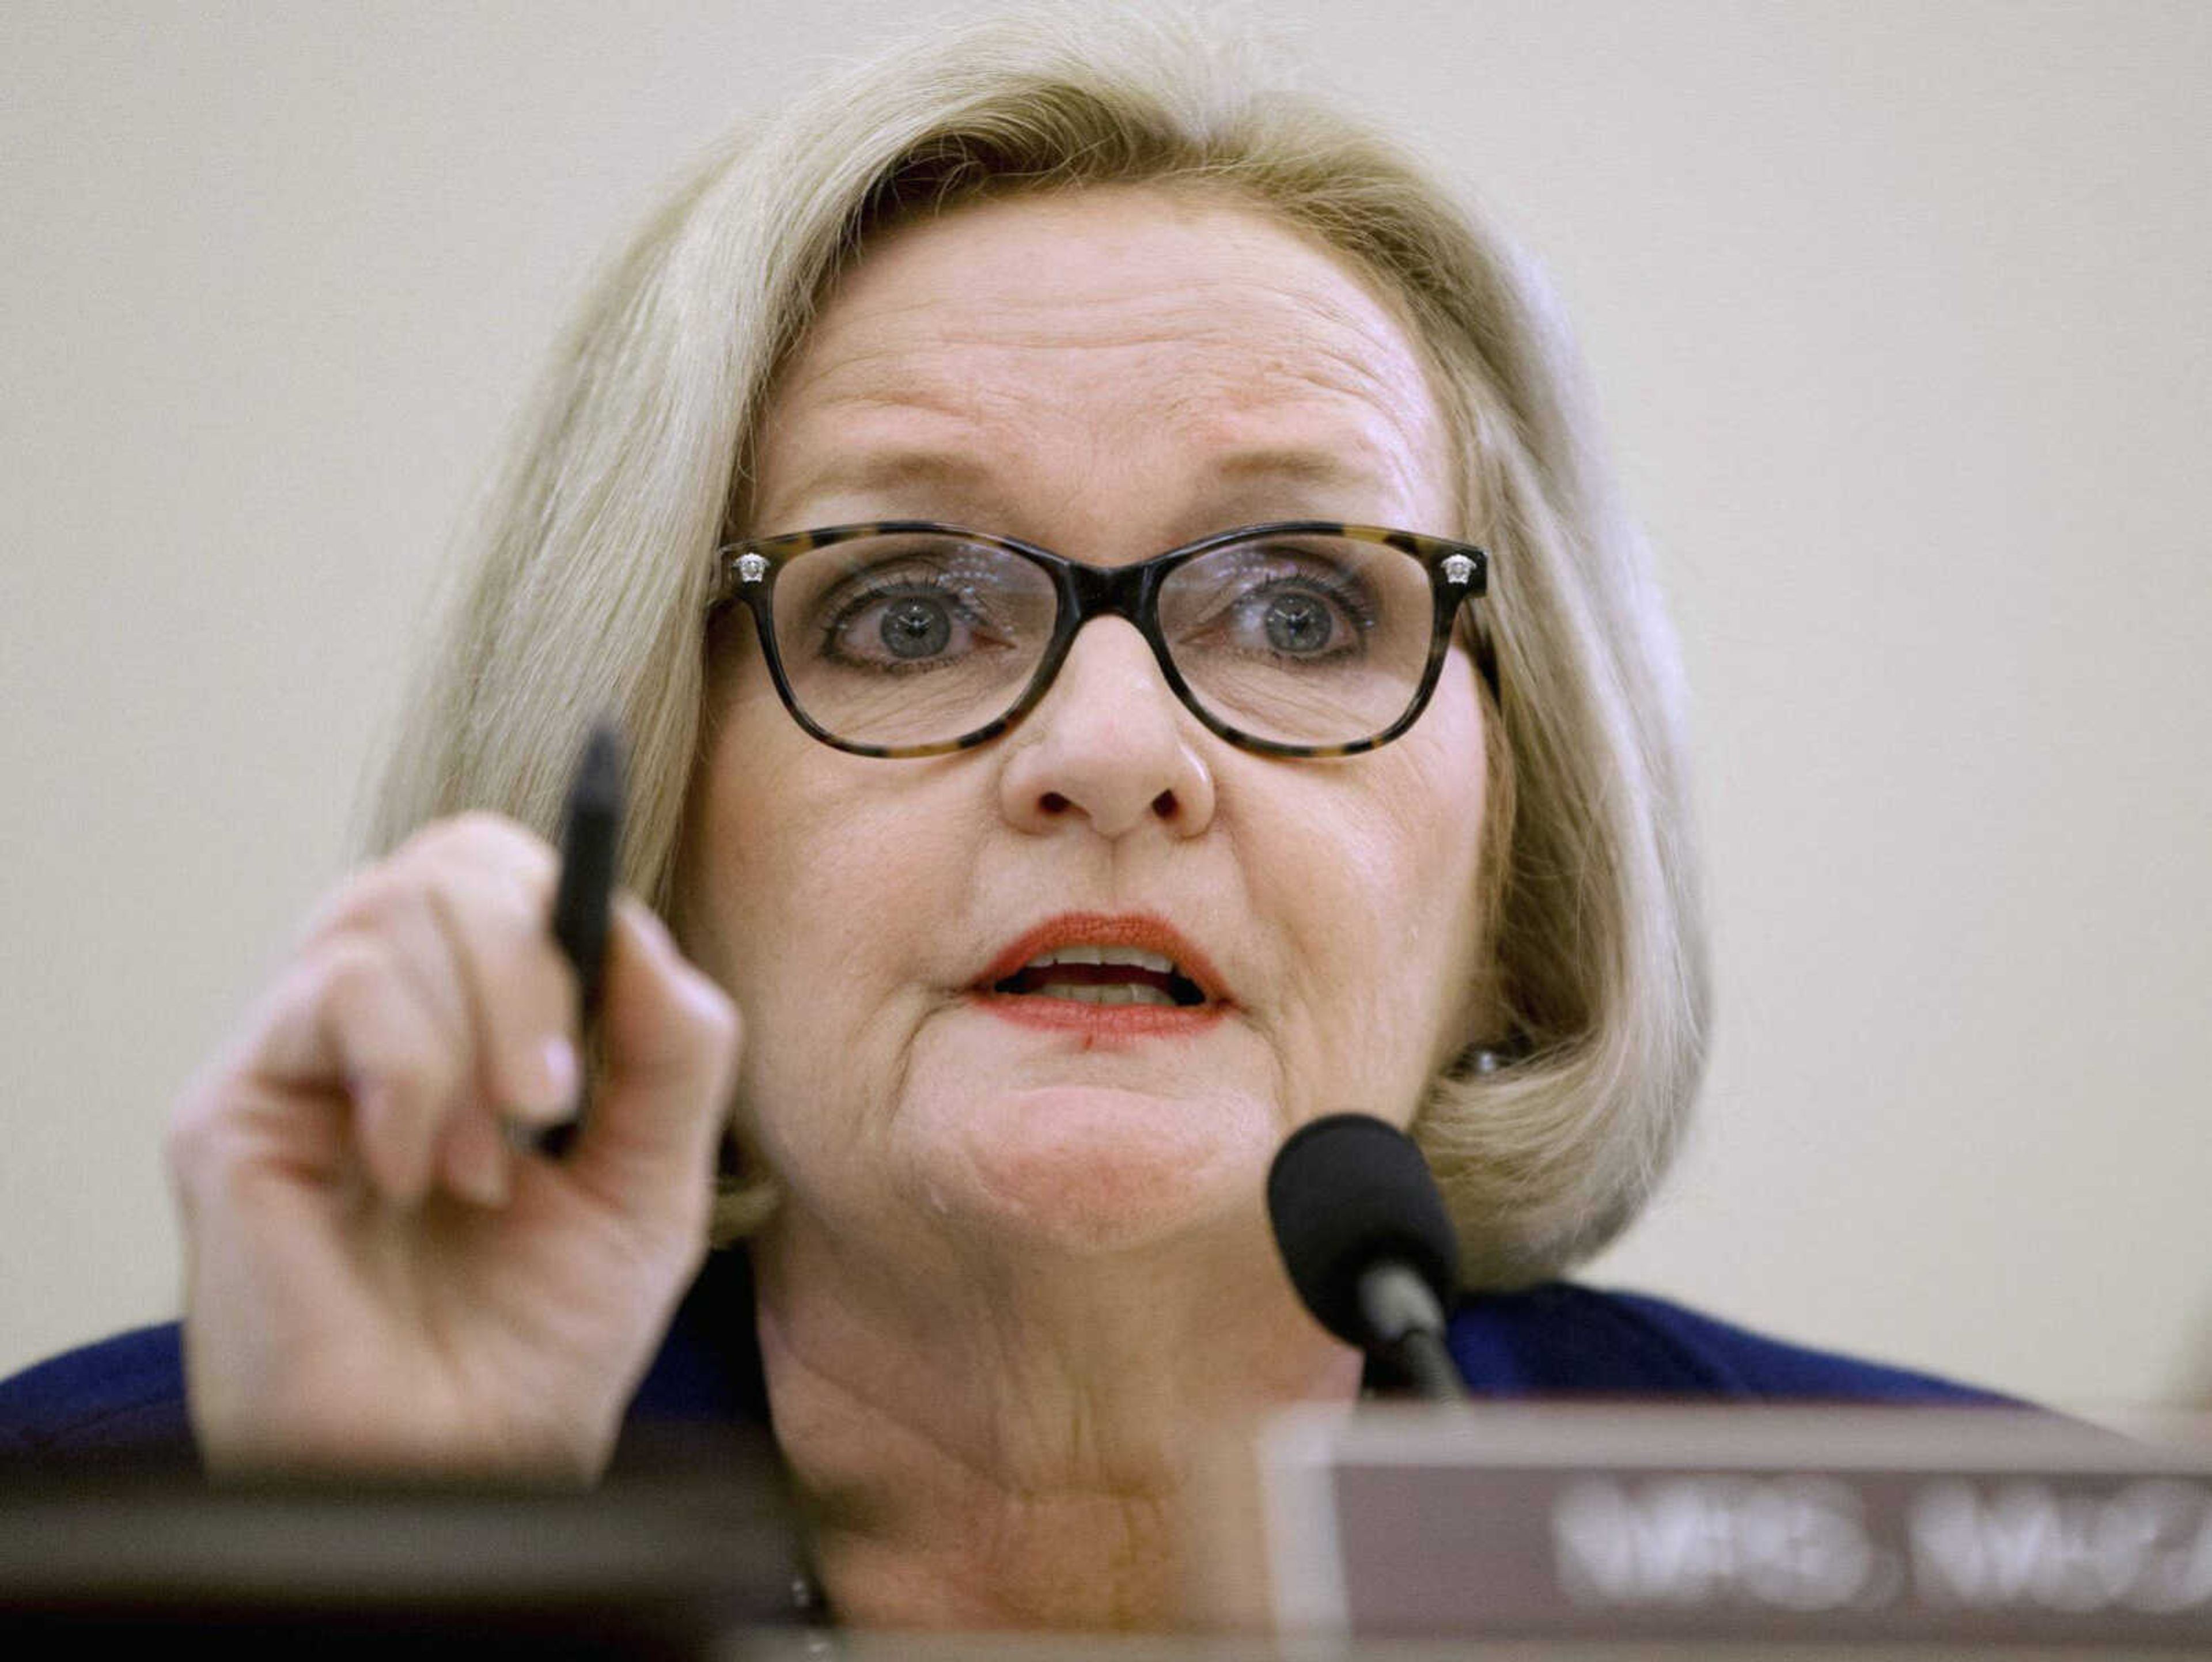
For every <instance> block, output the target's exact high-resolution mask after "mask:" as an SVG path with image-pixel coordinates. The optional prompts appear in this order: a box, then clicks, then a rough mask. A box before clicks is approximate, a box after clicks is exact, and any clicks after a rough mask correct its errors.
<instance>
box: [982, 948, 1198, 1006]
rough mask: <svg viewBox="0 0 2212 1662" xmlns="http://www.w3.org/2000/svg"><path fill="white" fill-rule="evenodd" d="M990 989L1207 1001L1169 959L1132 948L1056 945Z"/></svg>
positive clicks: (1100, 999) (1173, 1002)
mask: <svg viewBox="0 0 2212 1662" xmlns="http://www.w3.org/2000/svg"><path fill="white" fill-rule="evenodd" d="M991 990H992V991H993V992H994V993H1006V994H1012V995H1018V996H1029V997H1038V998H1064V999H1071V1000H1073V1001H1075V1002H1077V1003H1079V1004H1149V1005H1153V1006H1158V1007H1165V1008H1182V1009H1188V1008H1194V1007H1195V1006H1198V1005H1201V1004H1203V1003H1205V1002H1206V995H1205V993H1204V992H1202V991H1201V990H1200V988H1199V985H1198V983H1196V982H1195V981H1193V980H1192V979H1191V978H1190V977H1188V976H1187V975H1185V974H1183V973H1182V971H1181V970H1180V969H1179V968H1177V967H1176V964H1175V961H1174V960H1173V959H1169V958H1165V957H1163V956H1162V955H1161V954H1160V953H1148V952H1146V951H1144V950H1143V949H1141V948H1139V947H1058V948H1055V949H1054V950H1053V951H1051V952H1047V953H1039V954H1038V955H1037V956H1036V957H1035V958H1033V959H1030V961H1029V962H1028V963H1026V964H1024V965H1022V967H1021V968H1020V969H1018V970H1017V971H1014V973H1013V974H1012V975H1010V976H1007V977H1005V978H1004V979H1002V980H1000V981H994V982H993V983H991Z"/></svg>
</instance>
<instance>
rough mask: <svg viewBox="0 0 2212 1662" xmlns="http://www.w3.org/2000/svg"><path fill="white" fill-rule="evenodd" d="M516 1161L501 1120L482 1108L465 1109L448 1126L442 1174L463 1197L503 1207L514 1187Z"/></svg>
mask: <svg viewBox="0 0 2212 1662" xmlns="http://www.w3.org/2000/svg"><path fill="white" fill-rule="evenodd" d="M513 1162H514V1156H513V1154H512V1153H511V1152H509V1150H508V1148H507V1138H506V1135H504V1134H503V1133H502V1132H501V1129H500V1128H499V1123H498V1122H497V1121H496V1120H495V1119H494V1118H493V1117H492V1116H491V1115H489V1114H488V1113H486V1112H484V1111H483V1110H481V1109H465V1110H463V1111H461V1112H460V1113H459V1114H457V1115H455V1116H454V1117H453V1121H452V1123H449V1124H448V1125H447V1127H446V1135H445V1141H443V1143H442V1144H441V1146H440V1148H439V1150H438V1175H439V1177H440V1178H441V1180H442V1181H443V1182H444V1184H445V1185H446V1187H447V1188H448V1189H450V1190H453V1193H455V1194H456V1195H459V1196H460V1197H461V1198H462V1199H463V1200H465V1201H469V1202H473V1203H474V1204H476V1205H477V1206H484V1207H501V1206H504V1205H506V1204H507V1196H509V1195H511V1194H512V1193H513V1190H514V1163H513Z"/></svg>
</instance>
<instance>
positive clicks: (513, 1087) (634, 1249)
mask: <svg viewBox="0 0 2212 1662" xmlns="http://www.w3.org/2000/svg"><path fill="white" fill-rule="evenodd" d="M555 881H556V861H555V856H554V855H553V852H552V850H551V849H549V848H547V847H546V846H545V844H544V843H543V842H541V841H539V840H538V838H537V837H533V836H532V834H531V833H529V832H528V831H526V830H524V829H523V828H522V827H520V826H519V825H515V824H513V822H511V821H508V820H506V819H499V818H496V817H495V816H491V815H486V814H471V815H465V816H462V817H460V818H458V819H450V820H445V821H441V822H440V823H439V824H437V825H432V826H430V827H428V828H427V829H426V830H424V831H422V832H421V833H420V834H418V835H417V836H416V837H414V838H413V839H412V840H411V841H410V842H409V843H407V844H406V845H405V846H404V847H403V848H401V849H398V851H397V852H396V853H394V854H393V855H392V856H391V857H390V858H389V859H387V860H386V861H382V862H381V863H380V864H378V865H376V866H374V867H372V868H368V870H366V871H364V872H362V873H361V874H357V875H356V876H355V877H354V878H352V879H351V880H349V881H348V882H346V883H345V884H344V885H343V886H341V887H340V888H339V889H338V890H337V892H336V893H335V894H333V895H332V896H331V898H330V900H329V901H328V902H327V903H326V904H325V905H324V907H323V908H322V909H321V910H320V911H319V913H318V915H317V916H316V918H315V920H314V922H313V923H312V924H311V926H310V928H309V929H308V931H307V937H306V939H305V941H304V942H303V944H302V946H301V948H300V951H299V953H298V954H297V955H296V956H295V959H293V961H292V962H291V964H290V965H289V967H288V968H287V969H286V970H285V971H284V972H283V975H282V976H281V977H280V978H279V979H278V980H277V982H276V984H275V985H274V986H273V987H272V988H271V989H270V990H269V992H268V994H267V995H265V996H264V998H263V999H262V1000H261V1001H260V1002H259V1003H258V1005H257V1007H256V1008H254V1010H253V1011H252V1014H250V1015H249V1016H248V1018H247V1020H246V1022H245V1023H244V1026H243V1030H242V1032H241V1034H240V1038H239V1040H238V1041H237V1042H236V1043H235V1044H234V1045H233V1046H232V1047H231V1048H230V1049H229V1050H228V1051H227V1052H226V1053H225V1054H224V1055H223V1056H221V1057H219V1058H218V1059H217V1060H216V1062H213V1063H212V1064H211V1065H210V1067H209V1068H206V1069H205V1070H204V1071H203V1073H202V1074H201V1075H200V1076H199V1077H198V1078H197V1080H196V1081H194V1083H193V1084H192V1085H191V1087H190V1088H189V1089H188V1090H187V1092H186V1093H185V1098H184V1099H183V1100H182V1102H181V1103H180V1104H179V1107H178V1110H177V1112H176V1115H175V1117H174V1120H173V1125H172V1128H171V1133H170V1148H169V1163H170V1171H171V1177H172V1180H173V1185H174V1188H175V1191H176V1195H177V1198H178V1204H179V1211H180V1213H181V1216H182V1221H183V1227H184V1236H185V1257H186V1277H185V1377H186V1383H187V1388H188V1392H189V1400H190V1407H191V1419H192V1424H193V1428H194V1431H195V1433H196V1434H197V1437H198V1439H199V1442H200V1446H201V1450H202V1453H203V1455H204V1458H205V1459H206V1461H207V1464H208V1465H209V1467H210V1470H215V1471H217V1472H235V1471H242V1470H265V1469H272V1468H274V1469H286V1470H314V1469H325V1470H328V1469H360V1468H378V1469H388V1470H406V1471H464V1472H486V1471H501V1472H528V1473H532V1474H537V1475H542V1476H555V1477H573V1478H577V1479H583V1480H588V1479H589V1478H591V1477H592V1476H596V1475H597V1474H598V1473H599V1471H600V1470H602V1469H603V1468H604V1466H605V1463H606V1460H607V1458H608V1456H609V1455H610V1454H611V1452H612V1450H613V1446H614V1440H615V1436H616V1434H617V1430H618V1429H619V1427H620V1424H621V1419H622V1414H623V1409H624V1407H625V1405H626V1404H627V1403H628V1402H629V1397H630V1395H631V1393H632V1392H633V1391H634V1390H635V1386H636V1384H637V1381H638V1379H639V1378H640V1377H641V1374H642V1373H643V1372H644V1370H645V1368H646V1367H647V1364H648V1363H649V1362H650V1361H651V1359H652V1357H653V1352H654V1350H655V1348H656V1347H657V1346H658V1344H659V1340H660V1338H661V1336H662V1333H663V1331H664V1330H665V1327H666V1325H667V1323H668V1320H669V1317H670V1315H671V1312H672V1311H673V1309H674V1307H675V1304H676V1302H677V1300H678V1298H679V1297H680V1296H681V1294H682V1293H683V1290H684V1287H685V1285H686V1284H687V1283H688V1282H689V1281H690V1277H691V1275H693V1273H694V1272H695V1271H696V1269H697V1267H698V1264H699V1263H700V1261H701V1258H702V1255H703V1253H704V1251H705V1248H706V1219H707V1214H708V1207H709V1204H710V1202H711V1199H712V1187H713V1162H714V1148H715V1144H716V1141H717V1136H718V1133H719V1130H720V1124H721V1122H722V1118H723V1116H724V1115H725V1113H726V1111H727V1107H728V1103H729V1098H730V1093H731V1089H732V1082H733V1081H734V1077H735V1071H736V1065H737V1053H738V1037H739V1028H738V1018H737V1013H736V1011H735V1009H734V1008H733V1007H732V1004H731V1003H730V1001H729V1000H728V999H727V997H726V996H725V995H723V993H722V992H721V990H720V989H719V988H718V987H716V986H715V985H714V983H712V982H710V981H709V980H708V978H707V977H705V976H703V975H702V974H701V973H700V972H699V971H697V970H696V969H695V968H693V967H692V966H691V965H690V964H689V963H687V962H686V961H685V960H684V958H683V956H682V954H681V953H679V952H678V950H677V948H676V946H675V944H674V942H673V941H671V938H670V936H669V934H668V932H667V930H666V929H665V928H664V927H663V926H662V925H661V923H660V922H659V919H658V918H656V917H655V916H653V914H652V912H651V911H650V910H647V908H646V907H645V906H643V905H642V904H640V903H639V902H637V901H636V900H635V899H634V898H629V897H628V896H622V897H618V898H617V904H616V908H615V914H614V918H613V924H612V928H611V932H610V935H609V939H608V942H607V955H606V963H605V979H604V983H603V986H602V990H601V995H600V998H601V1002H600V1007H599V1028H598V1037H599V1044H600V1049H601V1052H602V1067H601V1069H600V1071H599V1075H598V1077H597V1078H595V1080H594V1081H593V1089H592V1111H591V1114H590V1116H589V1118H588V1121H587V1123H586V1126H585V1127H584V1129H583V1131H582V1133H581V1134H580V1135H579V1136H578V1137H577V1139H576V1141H575V1143H574V1147H573V1148H571V1149H570V1150H569V1151H568V1154H567V1155H566V1156H565V1157H564V1158H562V1160H557V1161H556V1160H549V1159H545V1158H543V1157H540V1156H537V1155H532V1154H520V1153H517V1152H515V1150H514V1149H513V1148H511V1147H510V1146H509V1143H508V1141H507V1137H506V1135H504V1132H503V1129H502V1122H503V1121H506V1120H514V1121H520V1122H522V1123H544V1122H547V1121H549V1120H551V1119H553V1118H556V1117H560V1116H561V1115H562V1114H563V1113H565V1111H567V1109H568V1106H569V1105H570V1103H571V1101H572V1100H573V1097H574V1089H575V1084H576V1075H577V1068H578V1062H577V1060H576V1057H577V1050H576V1037H575V1034H574V1009H575V1001H576V983H575V978H574V974H573V972H572V971H570V969H569V967H568V965H567V964H566V962H565V961H564V960H563V959H562V956H561V953H560V952H559V950H558V948H557V947H556V945H555V943H554V941H553V938H552V935H551V934H550V930H549V928H548V925H547V916H548V912H549V910H550V906H551V904H552V895H553V889H554V885H555Z"/></svg>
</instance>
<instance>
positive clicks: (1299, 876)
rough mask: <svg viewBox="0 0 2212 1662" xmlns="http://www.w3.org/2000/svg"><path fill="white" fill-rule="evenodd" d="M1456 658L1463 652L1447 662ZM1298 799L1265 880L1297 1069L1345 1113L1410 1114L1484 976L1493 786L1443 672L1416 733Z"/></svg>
mask: <svg viewBox="0 0 2212 1662" xmlns="http://www.w3.org/2000/svg"><path fill="white" fill-rule="evenodd" d="M1455 659H1456V654H1455ZM1284 777H1285V782H1289V783H1291V784H1294V785H1296V786H1297V787H1298V789H1297V793H1296V795H1295V796H1294V797H1292V798H1290V799H1286V800H1285V801H1280V802H1279V803H1277V804H1275V805H1274V806H1273V807H1272V808H1271V809H1270V811H1269V815H1268V818H1269V819H1271V820H1272V821H1273V823H1274V824H1275V825H1277V827H1279V830H1280V831H1281V833H1282V834H1281V837H1280V838H1279V840H1276V841H1274V842H1273V843H1272V844H1271V847H1272V850H1273V851H1272V852H1271V853H1270V854H1269V855H1266V856H1263V858H1262V861H1261V868H1262V869H1265V870H1267V871H1271V872H1274V873H1279V874H1282V875H1281V876H1280V877H1279V878H1278V879H1276V880H1274V881H1273V883H1272V884H1271V885H1270V887H1271V889H1272V894H1271V895H1270V896H1269V898H1267V899H1265V900H1262V902H1261V904H1262V905H1263V906H1270V907H1271V909H1272V910H1275V911H1276V913H1277V915H1278V916H1280V917H1282V918H1283V919H1285V922H1286V925H1287V926H1288V927H1289V928H1290V929H1291V931H1292V932H1293V934H1294V938H1292V939H1291V940H1290V941H1287V942H1286V943H1285V945H1286V949H1287V950H1286V958H1287V962H1288V963H1289V964H1290V965H1291V973H1292V974H1293V976H1294V977H1296V980H1295V982H1294V983H1293V987H1294V990H1293V1008H1295V1009H1296V1010H1297V1012H1298V1013H1299V1015H1300V1018H1301V1020H1300V1021H1299V1023H1298V1027H1299V1030H1300V1031H1298V1032H1296V1033H1294V1034H1291V1035H1286V1036H1285V1038H1286V1043H1287V1045H1288V1047H1289V1048H1290V1050H1291V1052H1292V1054H1291V1057H1290V1058H1289V1061H1290V1065H1291V1074H1292V1079H1293V1081H1295V1078H1296V1077H1297V1074H1298V1073H1299V1072H1300V1071H1301V1070H1306V1071H1310V1073H1311V1075H1312V1076H1313V1077H1315V1078H1316V1079H1317V1080H1320V1081H1328V1087H1327V1088H1329V1089H1333V1090H1334V1091H1335V1092H1336V1093H1339V1094H1340V1095H1344V1094H1346V1093H1349V1094H1348V1096H1347V1098H1346V1100H1342V1101H1328V1102H1318V1103H1316V1105H1315V1111H1330V1110H1331V1109H1334V1108H1340V1107H1346V1106H1362V1107H1366V1108H1368V1109H1370V1111H1377V1112H1383V1113H1386V1114H1389V1115H1395V1116H1396V1117H1401V1118H1402V1117H1405V1116H1407V1115H1408V1114H1410V1113H1411V1111H1412V1110H1413V1105H1415V1103H1416V1102H1417V1100H1418V1099H1419V1095H1420V1093H1422V1091H1423V1090H1424V1089H1425V1087H1426V1085H1427V1083H1428V1080H1429V1075H1430V1073H1431V1070H1432V1069H1433V1068H1435V1067H1436V1066H1437V1065H1438V1064H1439V1063H1440V1062H1442V1061H1443V1059H1444V1058H1446V1057H1448V1056H1449V1055H1450V1054H1451V1053H1452V1052H1453V1051H1454V1050H1456V1049H1457V1048H1458V1047H1459V1045H1460V1044H1462V1042H1463V1041H1464V1038H1465V1035H1463V1034H1462V1033H1461V1032H1459V1031H1458V1028H1459V1026H1460V1025H1461V1023H1462V1018H1463V1012H1464V1010H1465V1008H1466V1003H1467V1001H1468V995H1469V991H1470V988H1471V985H1472V983H1473V981H1474V975H1475V971H1476V968H1477V963H1476V959H1477V955H1478V951H1479V941H1480V935H1481V928H1480V925H1481V920H1480V917H1479V916H1478V915H1477V910H1478V906H1479V889H1480V870H1481V846H1480V836H1481V827H1482V824H1483V807H1484V801H1485V788H1486V778H1485V772H1484V758H1483V736H1482V725H1481V718H1480V711H1479V706H1478V705H1477V704H1476V702H1475V699H1474V691H1473V687H1472V685H1471V671H1469V672H1468V678H1467V679H1464V680H1463V679H1462V678H1460V677H1456V676H1449V675H1448V678H1447V680H1446V682H1445V684H1444V685H1443V686H1441V687H1440V688H1439V689H1438V692H1437V702H1436V703H1433V704H1432V705H1431V709H1430V710H1429V711H1428V712H1427V713H1426V714H1425V716H1424V718H1423V720H1422V721H1421V722H1420V723H1419V725H1418V726H1417V727H1416V728H1414V729H1413V732H1412V733H1409V734H1407V735H1406V737H1405V738H1403V739H1401V740H1399V741H1398V742H1397V743H1396V744H1395V745H1391V746H1386V747H1385V748H1384V749H1383V750H1381V751H1377V752H1374V753H1373V754H1372V755H1370V756H1368V757H1366V758H1360V759H1359V761H1358V763H1356V764H1353V765H1352V766H1351V767H1347V768H1346V769H1344V770H1340V771H1339V772H1336V773H1334V774H1330V775H1326V776H1324V775H1320V774H1312V775H1290V776H1284Z"/></svg>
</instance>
